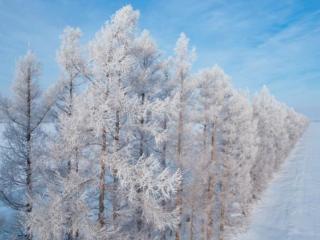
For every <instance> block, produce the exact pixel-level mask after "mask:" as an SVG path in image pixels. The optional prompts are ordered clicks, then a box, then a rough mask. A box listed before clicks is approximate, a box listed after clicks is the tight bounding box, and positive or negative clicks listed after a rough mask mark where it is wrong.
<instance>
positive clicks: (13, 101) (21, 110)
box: [0, 51, 53, 239]
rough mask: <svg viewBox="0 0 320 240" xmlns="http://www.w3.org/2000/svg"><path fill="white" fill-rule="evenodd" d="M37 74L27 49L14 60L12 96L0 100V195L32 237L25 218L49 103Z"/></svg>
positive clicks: (37, 67) (36, 183) (36, 186)
mask: <svg viewBox="0 0 320 240" xmlns="http://www.w3.org/2000/svg"><path fill="white" fill-rule="evenodd" d="M39 74H40V64H39V62H38V60H37V58H36V56H35V55H34V54H33V53H32V52H31V51H28V52H27V53H26V55H25V56H23V57H22V58H20V60H19V61H18V64H17V67H16V78H15V82H14V85H13V96H12V98H10V99H4V100H3V101H2V102H1V108H2V111H3V113H4V114H5V116H6V119H7V121H6V123H5V125H6V127H5V131H4V133H3V138H4V146H3V147H1V162H2V164H1V174H0V179H1V181H0V185H1V187H0V196H1V200H2V201H3V202H4V203H6V204H7V205H8V206H9V207H11V208H13V209H15V210H17V211H19V213H20V214H19V215H20V217H21V218H20V221H21V222H22V223H23V226H24V227H25V229H24V230H22V231H23V235H25V237H26V238H27V239H31V238H32V233H31V232H30V231H29V229H28V228H27V227H26V226H27V225H26V224H27V223H26V221H25V218H26V217H27V216H28V215H29V214H31V212H32V205H33V204H32V203H33V195H34V192H35V191H37V190H39V175H38V174H39V168H40V163H41V156H42V152H43V151H44V146H45V145H44V142H43V138H44V134H43V131H42V123H43V122H44V120H45V118H46V116H47V114H48V112H49V110H50V109H51V106H52V103H53V98H50V97H49V96H50V95H49V94H48V95H47V96H46V95H43V94H42V93H41V90H40V88H39V85H38V82H37V78H38V77H39ZM40 146H42V147H40Z"/></svg>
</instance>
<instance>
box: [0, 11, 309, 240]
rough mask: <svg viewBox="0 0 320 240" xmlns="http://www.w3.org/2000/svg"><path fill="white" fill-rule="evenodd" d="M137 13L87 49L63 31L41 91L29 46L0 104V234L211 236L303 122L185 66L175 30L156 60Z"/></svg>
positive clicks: (222, 232) (116, 22) (119, 19)
mask: <svg viewBox="0 0 320 240" xmlns="http://www.w3.org/2000/svg"><path fill="white" fill-rule="evenodd" d="M138 19H139V12H138V11H137V10H134V9H133V8H132V7H131V6H130V5H128V6H125V7H123V8H121V9H120V10H118V11H117V12H116V13H115V14H114V15H113V16H112V17H111V18H110V20H108V21H107V22H106V23H105V24H104V25H103V26H102V28H101V29H100V30H99V31H98V32H97V33H96V35H95V36H94V37H93V39H92V40H91V41H89V43H87V44H84V45H82V44H80V39H81V35H82V33H81V30H80V29H79V28H71V27H67V28H66V29H65V30H64V31H63V33H62V35H61V45H60V47H59V49H58V51H57V63H58V64H59V66H60V78H59V80H58V81H57V82H56V83H55V84H54V85H53V86H52V87H50V88H49V89H48V90H47V91H45V92H43V91H41V89H40V87H39V85H38V79H39V77H40V72H41V67H40V63H39V61H38V60H37V58H36V56H35V54H34V53H33V52H32V51H28V52H27V53H26V55H24V56H23V57H21V58H20V60H19V61H18V63H17V67H16V77H15V81H14V84H13V88H12V89H13V94H12V96H11V97H9V98H4V97H2V98H1V104H0V106H1V107H0V108H1V109H0V111H1V112H2V113H3V115H4V116H5V119H6V120H5V123H4V125H5V130H4V132H3V136H2V139H3V141H2V142H3V144H1V145H0V150H1V153H0V154H1V155H0V159H1V162H0V199H1V201H2V202H3V203H4V204H6V206H8V207H10V208H11V209H14V214H15V218H14V219H15V222H14V223H13V224H12V228H11V229H0V231H1V232H0V236H1V234H2V236H4V237H7V238H8V239H9V238H10V239H11V238H13V239H28V240H31V239H36V240H37V239H39V240H40V239H41V240H46V239H47V240H49V239H50V240H52V239H57V240H58V239H59V240H61V239H67V240H76V239H79V240H80V239H86V240H90V239H162V240H164V239H176V240H180V239H208V240H211V239H214V240H227V239H230V238H231V237H232V236H234V235H235V234H237V233H238V232H239V231H241V230H242V229H244V228H245V226H246V225H247V222H248V216H249V215H250V210H251V207H252V205H253V203H254V202H255V201H257V199H259V198H260V196H261V193H262V192H263V190H264V189H265V188H266V186H267V184H268V182H269V181H270V179H271V178H272V176H273V174H274V172H276V171H277V170H278V169H279V167H280V166H281V164H282V162H283V161H284V160H285V159H286V157H287V156H288V154H289V153H290V150H291V149H292V148H293V147H294V145H295V143H296V142H297V141H298V139H299V138H300V136H301V135H302V134H303V132H304V130H305V128H306V127H307V125H308V120H307V119H306V118H305V117H304V116H302V115H301V114H299V113H297V112H295V111H294V110H293V109H292V108H290V107H288V106H286V105H285V104H284V103H281V102H279V101H278V100H276V98H275V97H273V96H272V95H271V94H270V93H269V91H268V89H267V88H266V87H263V88H262V90H261V91H260V92H259V93H257V94H255V95H254V96H251V95H250V94H249V93H247V92H244V91H241V90H239V89H236V88H235V87H233V86H232V84H231V81H230V78H229V77H228V76H227V75H226V74H225V73H224V71H223V70H222V69H221V68H220V67H218V66H216V65H215V66H213V67H210V68H206V69H203V70H200V71H199V72H196V73H194V72H192V70H191V68H192V64H193V62H194V60H195V50H194V49H192V48H190V46H189V39H188V38H187V37H186V35H185V34H183V33H182V34H181V35H180V37H179V38H178V40H177V42H176V46H175V48H174V54H173V56H171V57H168V58H167V57H164V56H163V55H162V54H161V51H160V50H159V48H158V47H157V45H156V43H155V41H154V39H153V38H152V37H151V35H150V33H149V32H148V31H147V30H143V31H140V30H139V28H138Z"/></svg>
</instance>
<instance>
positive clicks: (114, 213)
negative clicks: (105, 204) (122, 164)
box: [112, 110, 120, 222]
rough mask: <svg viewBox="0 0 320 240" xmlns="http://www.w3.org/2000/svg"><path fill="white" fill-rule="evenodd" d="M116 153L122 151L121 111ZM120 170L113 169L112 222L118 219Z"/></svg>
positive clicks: (118, 122)
mask: <svg viewBox="0 0 320 240" xmlns="http://www.w3.org/2000/svg"><path fill="white" fill-rule="evenodd" d="M114 141H115V143H114V152H115V153H117V152H118V151H119V149H120V111H119V110H117V111H116V122H115V136H114ZM117 173H118V170H117V169H116V168H113V169H112V175H113V187H112V188H113V189H112V190H113V194H112V208H113V209H112V220H113V222H115V221H116V219H117V217H118V202H117V191H118V184H119V180H118V178H117Z"/></svg>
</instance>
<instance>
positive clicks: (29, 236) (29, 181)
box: [26, 74, 32, 240]
mask: <svg viewBox="0 0 320 240" xmlns="http://www.w3.org/2000/svg"><path fill="white" fill-rule="evenodd" d="M27 84H28V86H27V87H28V90H27V132H26V144H27V159H26V162H27V167H26V184H27V195H28V196H27V198H28V200H27V213H29V214H30V213H31V212H32V160H31V101H32V100H31V76H30V74H29V75H28V80H27ZM26 238H27V240H31V239H32V233H31V229H30V228H28V229H27V236H26Z"/></svg>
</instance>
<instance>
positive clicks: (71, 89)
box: [67, 76, 73, 173]
mask: <svg viewBox="0 0 320 240" xmlns="http://www.w3.org/2000/svg"><path fill="white" fill-rule="evenodd" d="M72 108H73V80H72V78H71V76H70V81H69V106H68V111H67V114H68V116H69V117H71V115H72V110H73V109H72ZM67 165H68V166H67V168H68V173H70V172H71V168H72V163H71V159H69V160H68V163H67Z"/></svg>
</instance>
